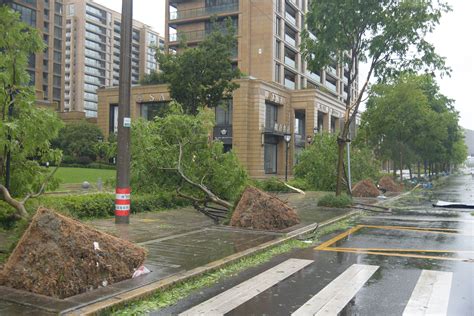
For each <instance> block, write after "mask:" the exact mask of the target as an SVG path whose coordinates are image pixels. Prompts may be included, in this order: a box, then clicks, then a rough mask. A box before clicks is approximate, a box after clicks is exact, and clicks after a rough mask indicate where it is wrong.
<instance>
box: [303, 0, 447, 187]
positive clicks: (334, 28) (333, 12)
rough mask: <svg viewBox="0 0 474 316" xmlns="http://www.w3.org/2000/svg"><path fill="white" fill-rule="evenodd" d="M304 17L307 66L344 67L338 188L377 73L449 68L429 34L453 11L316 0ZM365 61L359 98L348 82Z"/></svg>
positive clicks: (434, 4)
mask: <svg viewBox="0 0 474 316" xmlns="http://www.w3.org/2000/svg"><path fill="white" fill-rule="evenodd" d="M308 6H309V8H308V13H307V14H306V16H305V21H306V24H307V27H306V28H305V29H304V30H303V31H302V35H301V36H302V41H301V42H302V43H301V51H302V54H303V57H304V59H305V60H306V61H307V63H308V68H309V69H310V70H311V71H313V72H319V71H321V69H324V68H327V67H337V66H344V68H345V71H344V73H345V74H347V86H349V89H348V93H347V96H346V99H345V115H344V125H343V127H342V128H341V131H340V133H339V139H340V140H341V142H340V143H341V146H338V147H337V149H336V150H337V151H338V153H339V156H338V167H337V173H336V175H335V178H336V179H337V185H336V193H337V194H340V192H341V188H342V179H343V167H342V166H343V161H344V155H343V151H344V149H343V146H342V142H343V141H346V140H347V137H348V135H349V129H350V126H351V124H353V122H354V120H355V117H356V115H357V113H358V111H359V106H360V104H361V102H362V100H363V98H364V94H365V92H366V89H367V87H368V84H369V82H370V80H371V77H372V75H375V76H376V77H377V78H378V79H379V81H384V80H386V79H387V78H393V77H396V76H397V75H398V74H400V73H401V72H403V71H412V72H418V71H423V72H425V73H434V72H435V71H438V70H439V71H441V74H442V75H443V74H446V73H449V71H450V69H448V67H446V65H445V59H444V58H443V57H441V56H439V55H438V54H437V53H436V52H435V49H434V46H433V45H432V44H430V43H429V42H427V41H426V35H427V34H428V33H430V32H432V31H433V30H434V28H435V27H436V26H437V25H438V24H439V21H440V19H441V16H442V14H443V13H445V12H448V11H450V8H449V6H448V5H447V4H446V3H445V2H444V1H443V0H438V1H431V0H428V1H393V0H364V1H344V0H313V1H310V2H309V5H308ZM362 63H364V64H365V65H366V69H367V70H368V71H367V72H366V77H365V78H363V79H362V83H361V84H360V85H358V87H360V88H359V91H358V92H357V93H356V95H355V98H354V95H353V93H352V89H351V88H350V87H353V86H354V83H355V82H357V81H358V80H359V75H360V71H359V65H360V64H362Z"/></svg>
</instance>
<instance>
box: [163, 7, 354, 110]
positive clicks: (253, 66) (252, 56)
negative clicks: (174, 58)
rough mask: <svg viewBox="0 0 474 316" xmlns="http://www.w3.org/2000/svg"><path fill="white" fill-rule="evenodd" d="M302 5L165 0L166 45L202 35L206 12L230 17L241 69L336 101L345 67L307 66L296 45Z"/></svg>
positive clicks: (207, 19) (208, 23)
mask: <svg viewBox="0 0 474 316" xmlns="http://www.w3.org/2000/svg"><path fill="white" fill-rule="evenodd" d="M307 7H308V0H260V1H245V0H166V28H165V30H166V34H165V35H166V38H167V45H168V47H169V48H171V49H175V48H177V47H178V45H179V40H180V38H181V37H183V38H185V39H186V41H187V42H188V43H189V44H190V45H193V44H195V43H198V42H199V41H201V40H203V39H204V38H205V37H206V35H207V34H209V32H210V31H211V29H212V25H211V24H212V22H211V17H212V16H216V17H217V22H218V23H219V22H221V21H224V20H225V19H231V21H232V24H233V25H234V26H235V28H236V30H237V39H238V55H237V58H236V60H237V62H238V66H239V68H240V70H242V72H243V73H245V74H248V75H249V76H251V77H255V78H258V79H261V80H265V81H273V82H275V83H278V84H280V85H283V86H284V87H286V88H287V89H290V90H298V89H307V88H310V89H311V88H316V89H320V90H323V91H325V92H327V94H328V95H330V96H331V97H333V98H334V99H336V100H338V101H341V100H343V98H344V97H345V96H346V94H347V91H348V89H349V87H348V85H347V76H348V73H347V72H348V70H347V68H346V69H345V68H344V67H342V66H341V65H337V64H336V62H334V64H333V65H331V66H329V67H327V68H326V69H321V70H320V71H316V72H311V71H310V70H309V69H308V67H307V63H306V61H305V60H304V58H303V57H302V54H301V51H300V49H299V45H300V44H301V31H302V30H303V29H304V27H305V23H304V15H305V13H306V12H307ZM356 88H357V87H356V86H353V87H352V89H354V92H355V91H356ZM352 95H355V93H353V94H352Z"/></svg>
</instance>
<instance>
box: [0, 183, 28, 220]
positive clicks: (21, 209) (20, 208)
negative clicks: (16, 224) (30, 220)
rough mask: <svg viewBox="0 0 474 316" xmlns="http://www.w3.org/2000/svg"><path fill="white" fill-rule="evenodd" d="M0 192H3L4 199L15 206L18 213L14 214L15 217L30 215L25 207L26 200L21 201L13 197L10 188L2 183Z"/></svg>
mask: <svg viewBox="0 0 474 316" xmlns="http://www.w3.org/2000/svg"><path fill="white" fill-rule="evenodd" d="M0 192H2V196H3V200H4V201H5V202H7V203H8V204H9V205H10V206H12V207H14V208H15V210H16V213H15V214H14V217H15V218H16V219H21V218H27V217H28V212H27V211H26V208H25V202H20V201H18V200H16V199H14V198H12V197H11V195H10V192H9V191H8V189H7V188H6V187H5V186H4V185H2V184H0Z"/></svg>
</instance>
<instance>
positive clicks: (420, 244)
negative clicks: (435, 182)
mask: <svg viewBox="0 0 474 316" xmlns="http://www.w3.org/2000/svg"><path fill="white" fill-rule="evenodd" d="M473 194H474V180H473V179H472V177H470V176H464V177H452V178H450V179H449V180H448V181H447V182H446V183H445V184H444V185H443V186H442V187H441V188H440V189H439V190H438V191H437V192H433V194H431V195H430V198H431V199H433V198H434V199H436V198H439V199H443V200H447V201H453V202H461V201H462V202H472V201H474V197H473ZM431 202H432V201H429V200H428V199H418V200H417V201H416V202H411V204H410V205H407V204H406V203H402V204H403V206H404V208H403V209H404V211H403V212H402V213H400V214H399V213H394V214H392V215H385V214H383V215H380V214H378V215H376V216H364V217H361V218H359V219H357V220H356V222H355V224H354V227H352V228H351V229H350V230H347V231H342V232H337V233H335V234H333V235H331V236H329V237H328V238H327V240H325V242H323V243H319V244H317V245H315V246H313V247H310V248H307V249H303V250H297V251H294V252H292V253H288V254H285V255H282V256H279V257H276V258H274V259H273V260H272V261H270V262H268V263H266V264H264V265H261V266H258V267H255V268H252V269H249V270H247V271H244V272H242V273H240V274H239V275H237V276H235V277H233V278H229V279H227V280H225V281H222V282H220V283H219V284H217V285H216V286H213V287H210V288H206V289H203V290H202V291H201V292H199V293H195V294H193V295H191V296H190V297H188V298H187V299H185V300H182V301H180V302H179V303H178V304H176V305H175V306H172V307H170V308H167V309H165V310H161V311H158V312H156V313H152V314H153V315H170V314H180V313H183V312H184V313H185V314H186V313H187V314H189V315H195V314H197V313H202V314H211V312H212V311H214V313H212V314H213V315H215V314H217V315H219V314H220V315H222V314H225V315H291V314H293V313H294V314H295V315H309V314H311V315H312V314H316V313H317V315H428V314H431V315H432V314H437V315H474V216H472V215H471V214H470V212H471V211H472V210H470V211H469V212H467V211H466V210H454V211H453V210H450V211H449V212H446V210H442V209H433V208H432V207H431ZM420 211H421V212H420ZM292 260H293V261H292ZM356 270H357V271H356ZM279 274H281V275H280V276H279ZM305 304H307V305H305ZM302 306H304V307H303V308H302ZM305 308H306V309H305Z"/></svg>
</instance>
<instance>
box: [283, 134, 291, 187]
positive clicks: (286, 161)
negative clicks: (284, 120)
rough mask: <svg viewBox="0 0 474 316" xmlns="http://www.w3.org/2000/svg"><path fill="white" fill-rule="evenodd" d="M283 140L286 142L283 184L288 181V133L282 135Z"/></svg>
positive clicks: (289, 137) (289, 139) (289, 138)
mask: <svg viewBox="0 0 474 316" xmlns="http://www.w3.org/2000/svg"><path fill="white" fill-rule="evenodd" d="M283 139H284V140H285V142H286V160H285V182H287V181H288V147H290V141H291V134H290V133H288V132H287V133H285V134H284V135H283Z"/></svg>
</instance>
